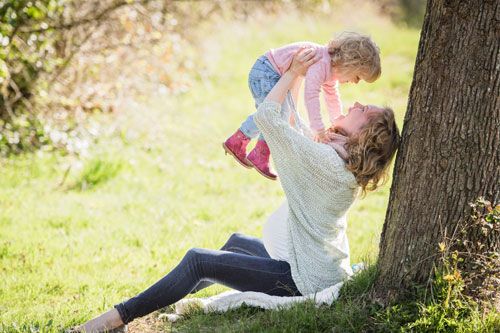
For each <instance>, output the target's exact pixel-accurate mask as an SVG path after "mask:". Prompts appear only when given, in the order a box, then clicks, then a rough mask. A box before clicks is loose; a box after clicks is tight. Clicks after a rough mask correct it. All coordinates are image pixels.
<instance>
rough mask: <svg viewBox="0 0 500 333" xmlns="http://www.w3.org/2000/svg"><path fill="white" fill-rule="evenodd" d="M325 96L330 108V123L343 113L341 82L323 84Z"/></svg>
mask: <svg viewBox="0 0 500 333" xmlns="http://www.w3.org/2000/svg"><path fill="white" fill-rule="evenodd" d="M323 96H324V98H325V102H326V108H327V109H328V117H329V118H330V123H333V121H334V120H335V118H337V117H338V116H340V115H341V114H342V101H341V100H340V92H339V83H338V81H336V82H335V83H334V84H330V83H326V84H323Z"/></svg>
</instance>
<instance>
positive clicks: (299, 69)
mask: <svg viewBox="0 0 500 333" xmlns="http://www.w3.org/2000/svg"><path fill="white" fill-rule="evenodd" d="M318 60H319V57H316V50H315V49H312V48H307V49H306V48H302V49H300V50H299V51H297V53H295V55H294V56H293V59H292V63H291V64H290V67H289V68H288V70H289V71H290V72H292V73H294V74H295V75H297V76H304V75H306V73H307V69H308V68H309V66H311V65H312V64H314V63H315V62H317V61H318Z"/></svg>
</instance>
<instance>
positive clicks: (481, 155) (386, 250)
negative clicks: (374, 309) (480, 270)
mask: <svg viewBox="0 0 500 333" xmlns="http://www.w3.org/2000/svg"><path fill="white" fill-rule="evenodd" d="M499 44H500V1H497V0H481V1H477V0H466V1H458V0H447V1H433V0H429V1H428V3H427V9H426V14H425V18H424V23H423V26H422V32H421V37H420V43H419V48H418V53H417V59H416V63H415V72H414V77H413V82H412V86H411V89H410V94H409V103H408V108H407V112H406V116H405V120H404V126H403V131H402V142H401V147H400V148H399V152H398V154H397V157H396V162H395V167H394V175H393V183H392V187H391V194H390V199H389V205H388V208H387V214H386V219H385V223H384V227H383V231H382V236H381V241H380V254H379V261H378V268H379V276H378V278H377V281H376V283H375V290H376V293H377V295H378V296H379V297H381V299H382V300H384V299H385V300H386V301H387V300H390V299H394V298H397V297H398V296H402V293H403V291H406V290H408V289H410V288H411V287H412V286H415V285H422V284H425V283H426V282H428V281H429V278H430V277H431V272H432V267H433V265H434V264H437V258H438V253H439V251H438V243H439V242H441V241H442V240H443V237H444V230H445V229H446V230H447V231H448V232H450V230H453V229H454V228H455V227H456V225H457V223H459V222H460V221H464V220H465V219H467V218H468V217H469V214H470V207H469V205H468V204H469V203H470V202H473V201H474V200H475V199H476V198H478V197H480V196H483V197H485V198H486V199H487V200H490V201H492V202H493V203H498V200H499V192H500V154H499V146H500V139H499V137H500V135H499V132H500V130H499V129H500V52H499V48H500V47H499ZM467 237H469V240H471V241H474V237H475V236H474V235H468V236H467ZM499 245H500V244H499V238H498V237H495V238H494V241H493V242H491V243H490V244H487V247H486V248H483V249H482V251H498V249H499Z"/></svg>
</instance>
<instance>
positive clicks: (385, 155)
mask: <svg viewBox="0 0 500 333" xmlns="http://www.w3.org/2000/svg"><path fill="white" fill-rule="evenodd" d="M367 116H368V123H367V124H366V125H365V126H364V127H363V128H362V129H361V130H360V131H359V132H358V133H357V134H355V135H352V136H350V137H348V139H347V143H346V150H347V152H348V155H349V156H348V158H347V161H346V168H347V169H348V170H349V171H351V172H352V173H353V175H354V177H355V178H356V181H357V183H358V184H359V186H361V190H362V193H363V194H366V192H367V191H373V190H375V189H376V188H377V187H378V186H380V185H382V184H384V183H385V182H386V181H387V178H388V169H389V164H390V162H391V160H392V158H393V157H394V155H395V153H396V150H397V148H398V146H399V142H400V140H401V136H400V134H399V129H398V126H397V125H396V121H395V119H394V112H393V111H392V109H390V108H388V107H386V108H384V109H383V111H382V112H372V113H369V114H368V115H367ZM335 130H337V132H339V133H341V134H342V129H338V128H336V129H335Z"/></svg>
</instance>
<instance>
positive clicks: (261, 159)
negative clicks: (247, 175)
mask: <svg viewBox="0 0 500 333" xmlns="http://www.w3.org/2000/svg"><path fill="white" fill-rule="evenodd" d="M269 155H271V152H270V151H269V147H268V146H267V143H266V142H265V141H263V140H259V141H257V144H256V145H255V148H254V149H253V150H252V151H251V152H250V154H248V157H247V160H248V161H249V162H250V164H252V165H253V167H254V168H255V170H257V171H258V172H259V173H260V174H261V175H262V176H264V177H266V178H268V179H271V180H276V177H278V176H276V175H275V174H274V173H272V172H271V170H270V168H269Z"/></svg>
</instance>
